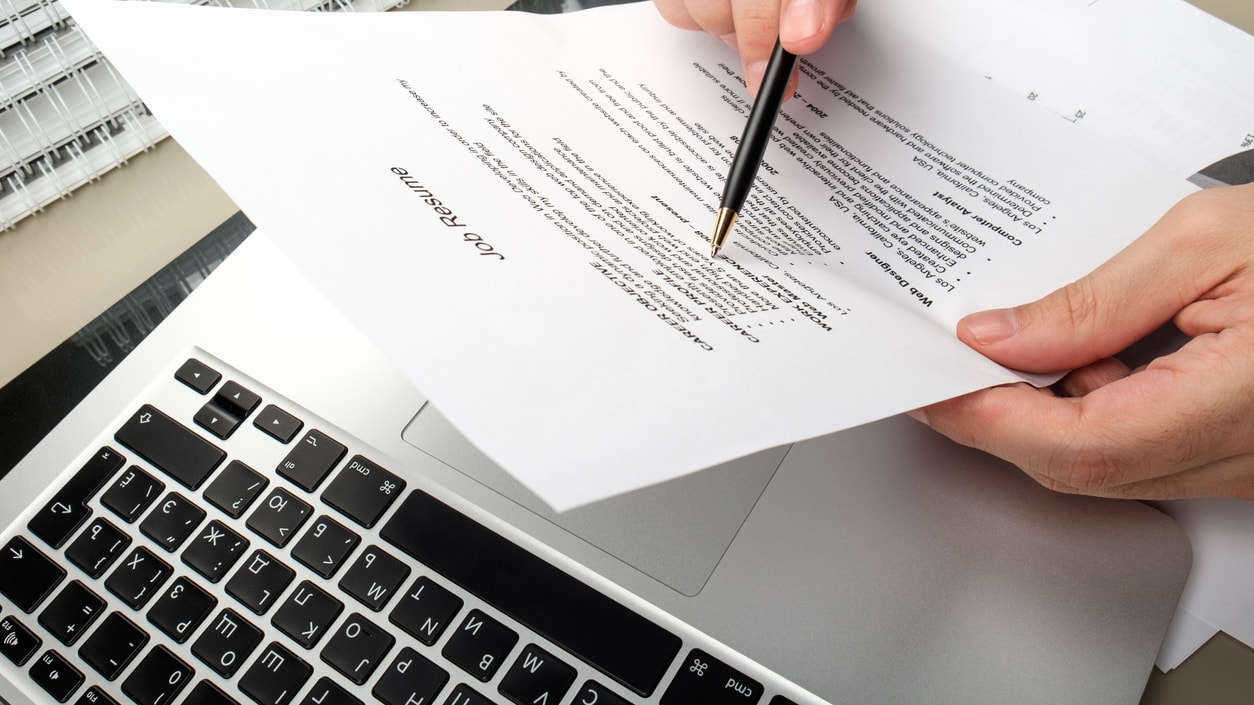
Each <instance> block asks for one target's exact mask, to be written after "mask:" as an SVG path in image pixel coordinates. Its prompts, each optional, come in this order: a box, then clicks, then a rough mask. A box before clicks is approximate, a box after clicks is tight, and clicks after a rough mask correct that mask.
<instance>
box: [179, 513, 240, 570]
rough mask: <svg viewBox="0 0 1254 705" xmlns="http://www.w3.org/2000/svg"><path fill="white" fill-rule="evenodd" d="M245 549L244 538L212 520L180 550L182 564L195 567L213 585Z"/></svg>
mask: <svg viewBox="0 0 1254 705" xmlns="http://www.w3.org/2000/svg"><path fill="white" fill-rule="evenodd" d="M247 550H248V539H246V538H244V537H243V536H240V535H239V534H237V533H235V532H234V531H232V530H231V528H230V527H228V526H227V525H226V524H223V523H222V522H220V521H218V520H217V519H215V520H213V521H211V522H209V523H208V524H206V525H205V528H204V529H201V530H200V532H199V533H198V534H197V535H196V538H195V539H193V540H192V542H191V544H189V545H188V546H187V550H186V551H183V562H184V563H186V564H187V565H189V566H191V567H192V568H195V569H196V572H197V573H200V574H201V575H203V576H205V578H207V579H208V580H209V582H211V583H216V582H218V581H219V580H221V579H222V576H224V575H226V574H227V572H228V571H230V570H231V568H232V566H234V565H235V562H236V561H238V560H239V559H240V556H243V555H244V552H245V551H247Z"/></svg>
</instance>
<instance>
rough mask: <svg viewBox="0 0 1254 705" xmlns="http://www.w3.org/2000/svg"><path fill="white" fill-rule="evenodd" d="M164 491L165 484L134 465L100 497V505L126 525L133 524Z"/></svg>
mask: <svg viewBox="0 0 1254 705" xmlns="http://www.w3.org/2000/svg"><path fill="white" fill-rule="evenodd" d="M164 489H165V483H164V482H162V481H161V480H158V479H157V478H155V477H153V476H152V475H149V474H148V473H147V472H144V471H143V470H142V469H140V468H139V467H138V466H136V465H132V466H130V467H129V468H127V469H126V472H124V473H122V476H121V477H119V478H118V479H117V480H116V481H115V482H114V483H113V484H112V485H110V486H109V489H107V490H105V492H104V494H102V495H100V503H101V504H103V505H104V506H106V507H108V508H109V509H112V510H113V513H114V514H117V515H118V516H119V517H121V518H122V519H123V520H125V521H126V523H128V524H133V523H135V520H136V519H138V518H139V515H141V514H143V513H144V511H146V510H147V509H148V507H149V505H151V504H152V503H153V502H154V501H156V499H157V497H160V496H161V492H162V490H164Z"/></svg>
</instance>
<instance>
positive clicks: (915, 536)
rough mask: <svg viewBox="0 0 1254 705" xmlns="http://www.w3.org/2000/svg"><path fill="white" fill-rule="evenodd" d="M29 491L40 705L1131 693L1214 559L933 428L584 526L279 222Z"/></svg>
mask: <svg viewBox="0 0 1254 705" xmlns="http://www.w3.org/2000/svg"><path fill="white" fill-rule="evenodd" d="M518 422H519V423H520V424H543V423H545V420H544V410H543V409H536V413H535V415H534V416H533V417H530V418H524V419H519V420H518ZM607 452H613V451H612V449H607ZM0 483H2V487H0V489H2V490H3V491H0V527H4V528H3V530H2V533H0V544H2V545H0V654H2V656H0V700H2V701H4V702H5V703H9V705H28V704H31V703H39V704H48V703H53V702H62V703H76V704H82V705H108V704H109V703H117V704H118V705H129V704H131V703H134V704H136V705H177V704H180V703H185V704H187V705H204V704H209V703H222V704H226V703H239V704H240V705H248V704H250V703H257V704H258V705H357V704H366V703H370V704H372V705H373V704H375V703H382V704H384V705H429V704H433V703H434V704H445V705H481V704H485V703H497V704H500V705H504V704H505V703H517V704H519V705H533V704H535V705H575V704H578V705H617V704H620V703H661V704H663V705H688V704H695V703H702V704H704V703H710V704H713V705H718V704H720V703H745V704H753V703H762V704H764V705H766V704H769V705H783V704H786V703H839V704H845V703H868V702H873V703H928V704H930V705H934V704H937V703H962V704H963V705H970V704H972V703H996V704H997V705H1003V704H1004V703H1086V704H1089V705H1095V704H1105V703H1109V704H1114V703H1124V704H1131V703H1136V702H1137V701H1138V700H1139V698H1140V695H1141V692H1142V690H1143V688H1144V685H1145V682H1146V679H1147V678H1148V676H1149V673H1150V669H1151V667H1152V664H1153V661H1154V657H1155V654H1156V652H1157V650H1158V647H1159V644H1160V641H1161V639H1162V637H1163V634H1164V632H1165V630H1166V628H1167V625H1168V622H1169V620H1170V617H1171V614H1172V611H1173V609H1174V607H1175V604H1176V600H1177V598H1178V596H1179V593H1180V590H1181V588H1182V585H1183V582H1184V579H1185V577H1186V575H1187V572H1188V566H1189V555H1190V552H1189V547H1188V544H1187V541H1186V539H1185V538H1184V536H1183V534H1182V532H1181V531H1180V530H1179V528H1178V527H1177V526H1176V525H1175V524H1174V523H1173V522H1171V521H1170V520H1169V519H1168V518H1167V517H1166V516H1164V515H1162V514H1161V513H1159V512H1158V511H1156V510H1155V509H1152V508H1151V507H1149V506H1146V505H1143V504H1140V503H1135V502H1122V501H1103V500H1096V499H1090V498H1082V497H1074V496H1065V495H1061V494H1056V493H1053V492H1051V491H1048V490H1045V489H1043V488H1041V487H1039V486H1037V485H1036V484H1034V483H1033V482H1032V481H1031V480H1029V479H1027V478H1026V477H1025V476H1024V475H1023V474H1021V473H1020V472H1019V471H1017V470H1016V469H1014V468H1013V467H1010V466H1008V465H1006V464H1003V463H1001V462H999V461H996V460H995V459H992V458H989V457H987V456H984V455H982V454H980V453H977V452H973V451H970V450H967V449H964V448H961V447H958V446H956V445H954V444H951V443H949V442H948V441H946V440H944V439H942V438H941V437H939V436H938V435H936V434H934V433H932V432H931V431H929V430H927V429H926V428H924V427H922V426H921V425H919V424H917V423H915V422H913V421H911V420H909V419H906V418H893V419H889V420H886V421H883V422H880V423H875V424H871V425H868V426H865V427H861V428H857V429H854V430H852V431H847V432H843V433H839V434H836V435H833V436H830V437H826V438H822V439H818V440H815V441H811V442H807V443H803V444H798V445H794V446H792V447H787V448H777V449H773V450H769V451H765V452H762V453H759V454H757V455H754V456H752V457H748V458H744V459H742V460H740V461H737V462H733V463H730V464H728V465H725V466H721V467H716V468H713V469H709V470H706V471H703V472H699V473H696V474H694V475H692V476H690V477H686V478H683V479H680V480H676V481H673V482H670V483H666V484H663V485H659V486H656V487H651V488H648V489H645V490H642V491H639V492H636V493H633V494H629V495H626V496H622V497H618V498H614V499H610V500H606V501H603V502H600V503H597V504H594V505H590V506H585V507H582V508H580V509H577V510H574V511H571V512H569V513H565V514H561V515H558V514H554V513H552V512H550V511H548V510H547V509H546V508H545V506H544V505H543V504H542V503H540V502H539V501H538V500H537V499H536V498H535V497H534V496H532V495H530V494H528V492H527V491H526V490H524V489H523V488H522V487H520V486H519V485H518V484H517V483H516V482H515V481H513V480H512V479H511V478H510V476H509V475H508V474H506V473H505V472H503V471H502V470H501V469H500V468H497V467H495V466H493V465H492V464H491V463H490V462H489V461H487V460H486V459H485V458H484V457H483V456H482V455H480V454H479V453H478V452H477V451H476V449H475V448H474V447H472V446H471V445H469V444H468V443H467V442H466V441H464V440H463V439H462V438H461V437H460V436H459V435H458V433H457V432H456V431H455V430H454V429H453V428H451V427H450V426H449V424H448V423H447V422H446V421H445V420H444V419H443V418H442V417H441V415H440V412H439V410H438V409H436V408H433V407H432V406H431V405H429V404H427V403H426V400H425V399H424V398H423V395H422V393H421V392H420V391H419V390H416V389H414V388H412V386H411V385H410V384H409V383H408V382H406V380H405V379H404V378H403V376H402V375H401V374H400V373H399V372H398V370H397V369H396V368H395V367H394V366H393V365H392V364H391V363H390V362H389V361H388V360H387V359H385V358H384V357H383V356H382V354H381V353H380V352H379V351H377V350H376V349H375V348H373V347H372V346H371V345H370V344H369V343H367V342H366V341H365V339H364V338H363V337H362V336H361V335H360V334H359V333H358V332H357V331H356V330H354V328H353V327H352V326H351V325H350V324H349V323H348V322H347V321H345V320H344V319H343V318H342V317H341V316H340V315H339V314H338V313H337V312H336V311H335V310H334V309H333V308H332V307H331V306H330V305H329V304H327V303H326V302H325V300H324V299H322V298H321V297H320V295H319V294H318V293H317V292H316V291H315V290H314V289H313V287H312V286H311V285H310V284H309V283H308V282H307V281H305V280H304V279H303V278H302V277H301V276H300V275H299V274H297V273H296V272H295V271H294V270H293V269H292V267H291V266H290V265H289V264H288V263H287V262H286V261H285V260H284V259H283V258H282V256H281V255H279V254H278V253H277V251H276V250H275V248H274V247H273V246H272V244H271V243H270V242H269V241H268V240H267V239H266V237H265V235H264V233H260V232H258V233H255V234H253V235H251V236H250V237H248V238H247V240H246V241H245V242H244V243H243V244H242V245H241V246H240V247H239V248H238V250H236V251H235V252H234V254H232V255H231V256H230V257H228V258H227V260H226V261H225V262H224V263H223V264H222V265H221V266H220V267H219V268H218V269H217V270H216V271H215V272H214V273H213V274H212V275H210V276H209V278H208V279H207V280H206V281H205V283H204V284H203V285H201V286H200V287H199V288H198V289H197V290H196V291H195V292H193V293H192V295H191V296H190V297H189V298H188V300H187V301H186V302H184V303H183V304H182V305H181V306H180V307H179V308H178V309H177V310H175V311H174V313H173V315H172V316H171V317H170V318H169V319H167V320H166V321H165V322H163V323H162V324H161V325H159V326H158V327H157V329H156V330H155V332H153V333H152V334H151V335H150V336H149V337H148V338H147V339H146V340H144V342H143V343H142V344H140V345H139V346H138V347H137V348H136V349H135V350H134V351H133V352H131V353H130V354H129V356H128V357H126V359H125V360H124V361H123V362H122V363H121V364H120V365H119V366H118V367H117V369H116V370H115V371H114V372H112V373H111V374H110V375H109V376H108V377H107V378H106V379H105V380H104V381H103V382H102V383H101V384H100V385H99V386H98V387H97V388H96V389H95V390H94V391H93V392H92V393H91V394H90V395H89V396H88V397H87V398H86V399H85V400H84V401H83V402H82V403H81V404H80V405H79V406H78V407H77V408H75V409H74V410H73V412H72V413H70V414H69V416H68V417H67V418H66V419H65V420H64V421H63V422H62V423H60V425H58V426H57V427H56V428H55V429H54V430H53V431H52V432H51V433H49V434H48V435H47V437H46V438H44V439H43V441H42V442H41V443H39V444H38V445H37V446H36V447H35V448H34V450H33V451H32V452H31V453H30V454H29V455H28V456H27V457H26V458H25V459H24V460H23V461H21V462H20V463H19V464H18V465H17V467H16V468H15V469H14V470H12V471H11V472H10V473H9V474H8V475H7V476H5V477H4V478H3V480H0Z"/></svg>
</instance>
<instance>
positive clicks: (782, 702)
mask: <svg viewBox="0 0 1254 705" xmlns="http://www.w3.org/2000/svg"><path fill="white" fill-rule="evenodd" d="M771 705H797V703H794V702H793V701H791V700H789V699H788V698H785V697H784V696H782V695H776V696H775V697H773V698H771Z"/></svg>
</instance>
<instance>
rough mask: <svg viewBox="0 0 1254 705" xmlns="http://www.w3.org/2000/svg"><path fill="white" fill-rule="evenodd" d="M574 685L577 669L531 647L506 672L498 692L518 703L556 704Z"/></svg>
mask: <svg viewBox="0 0 1254 705" xmlns="http://www.w3.org/2000/svg"><path fill="white" fill-rule="evenodd" d="M574 682H575V669H574V668H572V667H571V666H570V665H569V664H566V663H563V662H562V661H560V660H559V659H558V658H557V657H556V656H554V655H553V654H550V653H549V652H547V651H545V650H544V649H541V648H540V647H538V646H536V645H535V644H528V645H527V646H526V648H524V649H523V651H522V653H521V654H519V655H518V658H517V659H516V660H515V661H514V665H512V666H510V667H509V670H508V671H506V672H505V677H504V678H502V679H501V685H500V687H499V688H497V690H499V691H500V692H501V695H504V696H505V697H507V698H509V699H510V700H512V701H514V702H515V703H518V705H532V703H555V702H558V701H560V700H561V699H562V698H564V697H566V691H568V690H570V686H571V684H573V683H574Z"/></svg>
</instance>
